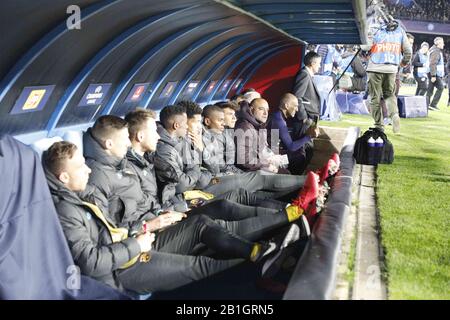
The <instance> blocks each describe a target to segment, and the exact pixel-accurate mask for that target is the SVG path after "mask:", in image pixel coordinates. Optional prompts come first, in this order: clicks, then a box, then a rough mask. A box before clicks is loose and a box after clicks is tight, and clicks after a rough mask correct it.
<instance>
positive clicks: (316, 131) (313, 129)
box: [306, 126, 320, 139]
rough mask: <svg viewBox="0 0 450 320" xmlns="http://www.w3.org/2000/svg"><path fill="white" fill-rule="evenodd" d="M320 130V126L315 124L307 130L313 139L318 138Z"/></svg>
mask: <svg viewBox="0 0 450 320" xmlns="http://www.w3.org/2000/svg"><path fill="white" fill-rule="evenodd" d="M319 133H320V130H319V128H317V127H315V126H311V127H309V128H308V129H307V130H306V134H307V135H308V136H310V137H311V139H313V138H317V137H318V136H319Z"/></svg>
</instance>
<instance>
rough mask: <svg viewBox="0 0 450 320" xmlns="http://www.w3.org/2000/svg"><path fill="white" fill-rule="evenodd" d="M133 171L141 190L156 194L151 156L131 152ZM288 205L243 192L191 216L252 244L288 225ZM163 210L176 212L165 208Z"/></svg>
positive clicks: (216, 200)
mask: <svg viewBox="0 0 450 320" xmlns="http://www.w3.org/2000/svg"><path fill="white" fill-rule="evenodd" d="M127 159H128V160H129V162H130V164H131V166H132V168H133V169H134V171H135V172H136V174H137V176H138V177H139V180H140V181H141V186H142V190H144V192H148V193H150V194H156V191H155V190H156V184H155V180H156V177H155V174H154V170H153V163H152V162H150V161H151V160H152V156H151V155H146V157H145V158H144V157H142V156H140V155H139V154H137V153H136V152H134V151H133V150H132V149H131V150H130V151H129V152H128V154H127ZM285 207H286V203H283V202H280V201H276V200H262V199H260V198H259V197H257V196H256V195H254V194H252V193H249V192H247V191H245V190H243V189H237V190H233V191H229V192H226V193H224V194H222V195H220V196H218V197H216V198H214V199H213V200H210V201H209V202H208V203H206V204H205V205H203V206H201V207H198V208H194V209H192V210H191V211H189V216H191V215H198V214H204V215H207V216H209V217H211V218H212V219H217V220H218V221H217V222H218V223H219V224H220V225H222V226H224V227H225V228H227V229H228V230H230V231H232V232H234V233H236V234H238V235H241V236H244V237H245V238H246V239H249V240H257V239H260V238H261V237H262V236H263V235H264V233H265V232H267V231H269V230H272V229H274V228H276V227H278V226H281V225H284V224H286V223H288V221H287V218H286V214H285V210H284V209H285ZM164 210H173V209H172V208H170V207H166V208H165V209H164Z"/></svg>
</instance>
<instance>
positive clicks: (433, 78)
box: [427, 37, 445, 110]
mask: <svg viewBox="0 0 450 320" xmlns="http://www.w3.org/2000/svg"><path fill="white" fill-rule="evenodd" d="M443 49H444V39H442V38H441V37H436V38H434V46H432V47H431V49H430V54H429V56H430V70H429V73H428V79H429V80H430V81H429V83H428V92H427V97H428V101H429V103H430V105H429V107H428V109H429V110H439V108H438V103H439V100H440V99H441V95H442V91H444V81H443V78H444V75H445V70H444V69H445V67H444V53H443ZM434 88H436V89H437V90H436V93H435V94H434V97H433V100H431V97H432V96H433V91H434Z"/></svg>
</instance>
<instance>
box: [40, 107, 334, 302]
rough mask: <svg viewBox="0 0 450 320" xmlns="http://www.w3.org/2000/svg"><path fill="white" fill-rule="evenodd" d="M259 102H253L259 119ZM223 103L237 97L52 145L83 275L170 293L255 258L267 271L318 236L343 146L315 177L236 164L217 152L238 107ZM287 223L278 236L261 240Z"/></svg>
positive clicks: (105, 123)
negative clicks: (314, 231)
mask: <svg viewBox="0 0 450 320" xmlns="http://www.w3.org/2000/svg"><path fill="white" fill-rule="evenodd" d="M261 100H262V99H260V98H257V99H254V100H253V101H251V103H250V105H249V108H250V111H248V112H250V114H252V115H254V116H255V118H258V117H259V115H258V112H259V111H258V108H260V107H261V105H262V101H261ZM295 100H297V99H295ZM263 105H264V107H265V104H263ZM224 106H230V105H227V104H223V105H222V107H220V106H219V107H217V106H210V107H208V108H206V107H205V109H203V110H202V109H201V108H199V107H198V105H196V104H194V103H192V102H190V103H186V102H183V103H180V104H178V105H175V106H167V107H165V108H163V109H162V110H161V112H160V123H159V124H157V121H156V116H155V113H154V112H153V111H151V110H144V109H137V110H135V111H132V112H130V113H128V114H127V115H126V117H125V119H122V118H120V117H116V116H112V115H107V116H102V117H100V118H98V119H97V121H96V122H95V124H94V125H93V127H92V128H89V129H88V130H87V132H85V133H84V136H83V150H84V155H83V154H82V153H81V151H80V150H79V149H78V148H77V147H76V145H74V144H72V143H70V142H66V141H62V142H56V143H54V144H53V145H52V146H51V147H50V148H49V149H48V150H46V151H45V152H44V153H43V156H42V162H43V166H44V170H45V172H46V176H47V180H48V184H49V187H50V191H51V193H52V197H53V201H54V203H55V207H56V210H57V212H58V215H59V219H60V222H61V225H62V228H63V231H64V234H65V236H66V239H67V241H68V244H69V247H70V250H71V253H72V255H73V258H74V261H75V262H76V263H77V265H78V266H79V267H80V269H81V271H82V273H83V274H85V275H87V276H90V277H93V278H95V279H97V280H100V281H102V282H104V283H106V284H108V285H110V286H112V287H113V288H116V289H119V290H126V291H133V292H137V293H141V294H144V293H149V292H157V291H165V290H171V289H174V288H177V287H180V286H183V285H185V284H188V283H190V282H192V281H196V280H200V279H203V278H205V277H208V276H210V275H213V274H215V273H217V272H220V271H222V270H224V269H227V268H229V267H231V266H234V265H236V264H238V263H240V262H242V261H245V260H248V261H251V262H254V263H257V264H258V265H259V266H261V267H262V273H263V274H264V275H265V276H269V275H272V274H274V272H276V271H277V269H276V268H277V266H278V265H279V264H278V263H276V262H277V259H278V258H279V257H280V253H281V251H282V250H283V248H285V247H287V246H288V245H289V244H290V243H292V242H294V241H297V240H298V239H299V238H304V237H308V236H309V234H310V229H311V226H312V224H313V223H314V221H315V219H316V217H317V214H318V212H319V211H320V209H321V208H322V206H323V202H324V199H325V197H326V195H327V192H328V190H329V188H328V187H327V185H328V183H329V182H330V179H332V177H333V175H334V174H335V173H336V172H337V170H338V167H339V157H338V155H337V154H335V155H333V156H332V158H331V159H330V160H329V161H328V162H327V164H326V165H325V166H324V167H323V168H322V169H320V170H319V171H318V172H316V173H314V172H308V173H307V174H306V175H291V174H277V173H275V171H277V170H275V169H273V168H271V166H272V167H276V164H275V163H269V164H262V165H261V167H258V166H252V167H248V165H249V164H245V163H244V164H241V165H239V167H240V168H238V167H237V166H235V165H234V164H233V163H232V162H231V161H228V162H224V161H219V160H218V157H219V156H218V155H219V154H220V152H219V151H220V150H218V149H217V148H216V146H217V145H218V143H216V139H217V141H220V143H223V142H224V141H226V138H225V135H227V134H229V133H227V132H225V131H224V130H223V127H224V124H223V123H224V121H225V120H224V119H225V118H231V119H232V122H234V121H235V117H234V115H233V112H232V111H234V108H233V107H224ZM252 110H253V111H252ZM255 110H256V111H255ZM264 110H265V111H264V113H267V111H268V110H266V108H264ZM241 111H243V110H241ZM227 112H228V114H227ZM292 112H293V111H292ZM246 120H248V119H246V118H243V119H241V120H240V121H246ZM227 121H228V120H227ZM258 123H259V121H258ZM202 125H204V126H205V128H206V129H211V130H202ZM228 126H229V127H233V125H232V123H230V122H228ZM250 130H252V129H250ZM202 131H203V135H200V132H202ZM221 135H222V138H220V136H221ZM306 140H307V139H306ZM228 143H230V142H228ZM196 154H197V155H202V157H201V161H196V156H195V155H196ZM205 155H206V156H205ZM220 157H222V159H223V157H224V155H223V154H222V155H220ZM197 160H198V158H197ZM263 168H269V170H264V169H263ZM272 169H273V170H272ZM270 171H272V172H270ZM283 226H286V228H285V232H284V233H283V234H282V235H281V236H280V237H278V238H277V241H272V240H263V239H265V237H264V236H265V235H266V234H267V233H268V232H270V231H273V230H276V229H278V228H280V227H283ZM208 252H209V253H211V252H214V253H216V254H218V256H217V257H216V256H214V257H216V258H212V257H210V256H211V254H208Z"/></svg>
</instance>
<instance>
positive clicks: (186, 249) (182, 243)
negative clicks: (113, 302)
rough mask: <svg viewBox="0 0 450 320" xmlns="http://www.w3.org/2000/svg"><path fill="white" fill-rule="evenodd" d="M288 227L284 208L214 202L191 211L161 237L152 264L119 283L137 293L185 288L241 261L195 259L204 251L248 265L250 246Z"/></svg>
mask: <svg viewBox="0 0 450 320" xmlns="http://www.w3.org/2000/svg"><path fill="white" fill-rule="evenodd" d="M230 197H231V196H230ZM244 197H245V195H244ZM253 200H255V199H253ZM242 201H245V200H242ZM278 206H280V207H281V206H282V204H281V203H279V204H278ZM213 219H218V220H217V221H214V220H213ZM223 219H229V220H230V221H225V220H223ZM286 224H288V219H287V215H286V214H285V211H284V210H283V209H280V208H279V209H271V208H261V207H251V206H246V205H241V204H236V203H234V202H232V201H230V200H225V199H220V200H215V201H212V202H210V203H207V204H205V205H204V206H201V207H199V208H195V209H192V210H191V211H190V212H189V213H188V218H186V219H185V220H182V221H180V222H178V223H176V224H175V225H172V226H170V227H167V228H166V229H164V230H161V231H159V232H157V234H156V240H155V242H154V243H153V247H154V249H153V250H152V251H151V260H150V261H149V262H148V263H140V262H138V263H136V264H135V265H134V266H132V267H131V268H129V269H126V270H121V271H119V274H118V276H119V280H120V281H121V283H122V285H123V286H124V288H126V289H128V290H132V291H135V292H138V293H147V292H154V291H164V290H171V289H174V288H177V287H180V286H183V285H185V284H188V283H190V282H193V281H196V280H200V279H203V278H205V277H208V276H210V275H212V274H215V273H217V272H220V271H222V270H225V269H227V268H229V267H231V266H233V265H236V264H237V263H239V262H241V261H242V260H240V259H232V260H215V259H211V258H208V257H204V256H193V254H195V252H196V250H198V249H199V248H201V247H202V246H203V245H205V246H206V247H207V248H209V249H211V250H213V251H215V252H217V253H220V254H221V255H222V256H228V257H230V258H243V259H248V258H249V257H250V253H251V250H252V248H253V245H254V243H253V242H252V240H256V239H259V238H261V237H262V236H263V235H264V233H266V232H267V231H270V230H273V229H275V228H277V227H281V226H283V225H286Z"/></svg>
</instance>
